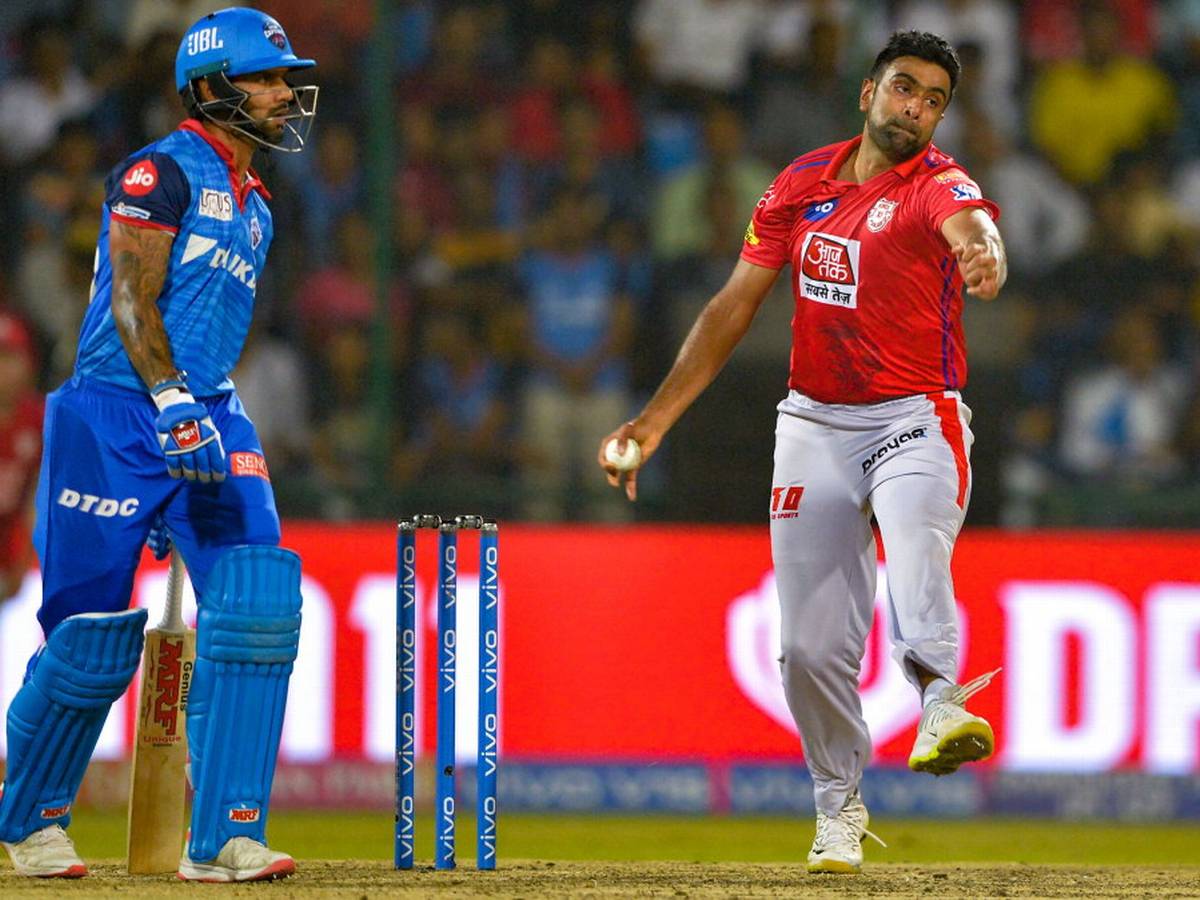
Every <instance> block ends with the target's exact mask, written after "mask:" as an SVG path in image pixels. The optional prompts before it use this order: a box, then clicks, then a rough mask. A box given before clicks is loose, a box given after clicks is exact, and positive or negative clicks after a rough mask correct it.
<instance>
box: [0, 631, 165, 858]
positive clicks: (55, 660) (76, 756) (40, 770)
mask: <svg viewBox="0 0 1200 900" xmlns="http://www.w3.org/2000/svg"><path fill="white" fill-rule="evenodd" d="M145 630H146V611H145V610H144V609H130V610H126V611H124V612H119V613H85V614H83V615H78V616H70V617H68V618H66V619H63V620H62V621H61V622H60V623H59V624H58V625H57V626H56V627H55V629H54V630H53V631H51V632H50V637H49V638H48V639H47V641H46V646H45V647H44V648H42V650H41V652H40V653H39V654H38V655H37V656H36V657H35V658H34V659H33V661H32V662H31V663H30V666H29V670H28V672H27V673H26V677H25V683H24V684H23V685H22V686H21V689H20V690H19V691H17V695H16V696H15V697H13V701H12V704H11V705H10V706H9V708H8V772H7V774H6V777H5V781H4V794H3V796H2V797H0V840H3V841H7V842H9V843H13V842H16V841H21V840H24V839H25V838H26V837H28V836H29V835H30V834H32V833H33V832H35V831H39V830H41V829H42V828H46V827H48V826H50V825H61V826H62V827H64V828H66V827H67V826H68V825H70V824H71V804H72V803H74V802H75V794H76V792H77V791H78V790H79V784H80V782H82V781H83V773H84V772H85V771H86V769H87V764H88V760H90V759H91V757H92V751H93V750H95V749H96V741H97V740H99V738H100V730H101V729H102V728H103V727H104V720H105V719H106V718H107V717H108V709H109V707H110V706H112V704H113V701H114V700H116V699H117V698H118V697H120V696H121V694H123V693H124V692H125V688H127V687H128V686H129V682H130V680H132V678H133V673H134V672H136V671H137V668H138V664H139V662H140V661H141V658H142V642H143V640H144V638H145Z"/></svg>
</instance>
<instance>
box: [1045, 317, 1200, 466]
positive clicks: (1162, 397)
mask: <svg viewBox="0 0 1200 900" xmlns="http://www.w3.org/2000/svg"><path fill="white" fill-rule="evenodd" d="M1107 355H1108V360H1107V361H1106V362H1105V364H1104V365H1103V366H1101V367H1100V368H1099V369H1097V370H1095V371H1092V372H1087V373H1085V374H1083V375H1080V376H1079V377H1077V378H1076V379H1074V380H1073V381H1072V382H1071V384H1070V385H1069V387H1068V388H1067V392H1066V396H1065V398H1064V402H1063V430H1062V438H1061V441H1060V444H1059V447H1060V453H1061V455H1062V460H1063V463H1064V464H1065V466H1066V467H1067V469H1068V470H1069V471H1070V472H1072V473H1074V474H1075V475H1077V476H1081V477H1088V478H1097V477H1104V478H1106V479H1108V480H1113V481H1120V482H1129V481H1135V482H1136V481H1145V482H1151V483H1153V482H1161V481H1163V480H1165V479H1167V478H1169V477H1171V476H1174V475H1176V474H1178V472H1179V467H1180V459H1179V457H1178V456H1177V454H1176V452H1175V441H1176V434H1177V432H1178V429H1179V424H1180V421H1181V420H1180V415H1181V413H1182V412H1183V409H1184V404H1185V403H1186V401H1187V398H1188V391H1189V386H1188V381H1187V375H1186V373H1185V372H1184V371H1182V370H1181V369H1180V368H1179V367H1178V366H1173V365H1171V364H1170V363H1169V362H1168V361H1167V360H1166V359H1165V358H1164V353H1163V345H1162V339H1161V337H1160V336H1159V334H1158V331H1157V328H1156V325H1155V322H1154V320H1153V319H1152V318H1151V317H1150V316H1148V315H1147V314H1146V313H1145V312H1143V311H1141V310H1139V309H1136V308H1135V309H1132V310H1130V311H1128V312H1126V313H1124V314H1122V316H1121V317H1120V318H1119V319H1118V320H1117V322H1116V324H1115V325H1114V327H1113V329H1112V332H1111V333H1110V334H1109V344H1108V354H1107Z"/></svg>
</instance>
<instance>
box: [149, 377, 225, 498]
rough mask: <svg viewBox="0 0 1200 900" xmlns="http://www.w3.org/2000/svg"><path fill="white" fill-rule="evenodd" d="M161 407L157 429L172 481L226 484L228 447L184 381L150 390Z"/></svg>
mask: <svg viewBox="0 0 1200 900" xmlns="http://www.w3.org/2000/svg"><path fill="white" fill-rule="evenodd" d="M150 396H151V397H153V398H154V404H155V405H156V406H157V407H158V418H157V419H155V420H154V427H155V429H156V430H157V431H158V443H159V445H160V446H161V447H162V451H163V455H164V456H166V458H167V472H169V473H170V475H171V477H172V478H186V479H187V480H188V481H204V482H208V481H224V480H225V448H224V447H223V446H222V445H221V433H220V432H219V431H217V426H216V425H214V424H213V420H212V418H211V417H210V416H209V414H208V410H206V409H205V408H204V407H203V406H202V405H201V404H199V403H197V402H196V398H195V397H193V396H192V395H191V394H190V393H189V392H188V389H187V384H186V383H185V382H184V381H182V380H172V381H164V382H161V383H160V384H156V385H155V386H154V388H153V390H151V391H150Z"/></svg>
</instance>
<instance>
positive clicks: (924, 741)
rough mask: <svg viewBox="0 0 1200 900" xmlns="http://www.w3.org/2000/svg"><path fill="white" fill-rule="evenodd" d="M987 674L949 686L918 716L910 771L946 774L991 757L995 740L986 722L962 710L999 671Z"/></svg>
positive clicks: (909, 763)
mask: <svg viewBox="0 0 1200 900" xmlns="http://www.w3.org/2000/svg"><path fill="white" fill-rule="evenodd" d="M999 671H1000V670H999V669H996V671H995V672H988V673H987V674H986V675H980V676H979V677H978V678H976V679H975V680H974V681H969V682H967V683H966V684H964V685H961V686H959V685H952V686H951V687H949V688H946V689H944V690H943V691H942V696H941V697H939V698H938V699H936V700H932V701H930V702H929V704H927V705H926V707H925V711H924V712H922V713H921V724H920V726H919V727H918V728H917V740H916V742H915V743H914V744H913V748H912V753H911V754H909V757H908V767H909V768H910V769H912V770H913V771H914V772H930V773H932V774H934V775H949V774H950V773H951V772H956V771H958V767H959V766H961V765H962V764H963V763H969V762H975V761H977V760H980V759H987V758H988V757H989V756H991V755H992V750H993V749H994V747H995V743H996V741H995V738H994V736H993V735H992V726H991V725H989V724H988V723H987V719H984V718H981V717H980V716H976V715H972V714H971V713H969V712H967V711H966V710H965V709H963V703H965V702H966V700H967V698H968V697H970V696H971V695H972V694H975V693H978V692H979V691H981V690H983V689H984V688H985V687H987V686H988V684H989V683H991V680H992V678H993V677H995V675H996V673H997V672H999Z"/></svg>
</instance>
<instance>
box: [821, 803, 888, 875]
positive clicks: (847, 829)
mask: <svg viewBox="0 0 1200 900" xmlns="http://www.w3.org/2000/svg"><path fill="white" fill-rule="evenodd" d="M869 820H870V816H868V815H867V808H866V806H864V805H863V802H862V798H861V797H859V795H858V791H857V790H856V791H855V792H854V793H853V794H851V795H850V796H849V797H847V798H846V802H845V804H844V805H843V806H842V809H841V812H839V813H838V814H837V815H836V816H827V815H825V813H823V812H819V811H818V812H817V836H816V837H815V838H814V839H813V845H812V849H811V850H810V851H808V871H810V872H815V873H826V874H832V875H853V874H855V873H857V872H859V871H861V870H862V861H863V852H862V839H863V835H864V834H865V835H868V836H870V837H872V838H874V839H875V840H877V841H879V845H880V846H881V847H886V846H887V844H885V843H884V842H883V840H882V839H881V838H880V837H879V836H878V835H875V834H871V832H869V831H868V830H867V822H868V821H869Z"/></svg>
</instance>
